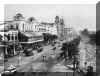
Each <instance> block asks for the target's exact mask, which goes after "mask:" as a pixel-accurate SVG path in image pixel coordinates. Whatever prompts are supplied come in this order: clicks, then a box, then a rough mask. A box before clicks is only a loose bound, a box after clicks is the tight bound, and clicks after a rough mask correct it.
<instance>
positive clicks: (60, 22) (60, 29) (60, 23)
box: [55, 16, 64, 40]
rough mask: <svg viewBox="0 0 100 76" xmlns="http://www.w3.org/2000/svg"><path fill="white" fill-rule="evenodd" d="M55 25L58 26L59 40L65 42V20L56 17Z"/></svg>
mask: <svg viewBox="0 0 100 76" xmlns="http://www.w3.org/2000/svg"><path fill="white" fill-rule="evenodd" d="M55 24H56V26H57V35H58V38H59V40H63V36H64V20H63V19H62V18H59V16H56V17H55Z"/></svg>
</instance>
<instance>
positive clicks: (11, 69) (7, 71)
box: [2, 65, 17, 76]
mask: <svg viewBox="0 0 100 76" xmlns="http://www.w3.org/2000/svg"><path fill="white" fill-rule="evenodd" d="M15 72H17V70H16V67H15V66H14V65H10V66H9V67H8V68H5V69H4V72H3V73H2V74H3V75H4V76H13V74H14V73H15Z"/></svg>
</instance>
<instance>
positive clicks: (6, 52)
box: [5, 47, 8, 55]
mask: <svg viewBox="0 0 100 76" xmlns="http://www.w3.org/2000/svg"><path fill="white" fill-rule="evenodd" d="M5 54H6V55H8V51H7V47H5Z"/></svg>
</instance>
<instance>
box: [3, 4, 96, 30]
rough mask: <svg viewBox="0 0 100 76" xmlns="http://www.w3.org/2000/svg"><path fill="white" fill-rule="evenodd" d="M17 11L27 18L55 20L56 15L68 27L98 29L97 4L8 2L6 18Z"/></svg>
mask: <svg viewBox="0 0 100 76" xmlns="http://www.w3.org/2000/svg"><path fill="white" fill-rule="evenodd" d="M16 13H22V14H23V16H24V17H25V18H26V19H27V18H28V17H32V16H33V17H35V18H36V19H37V20H38V21H43V22H54V18H55V16H56V15H58V16H60V17H63V18H64V22H65V25H66V27H69V26H72V27H74V28H75V29H77V30H80V29H83V28H88V29H89V30H96V5H95V4H57V5H56V4H47V5H46V4H44V5H43V4H33V5H32V4H6V5H5V20H11V19H12V18H13V16H14V15H15V14H16Z"/></svg>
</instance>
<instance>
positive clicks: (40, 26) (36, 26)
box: [19, 21, 57, 35]
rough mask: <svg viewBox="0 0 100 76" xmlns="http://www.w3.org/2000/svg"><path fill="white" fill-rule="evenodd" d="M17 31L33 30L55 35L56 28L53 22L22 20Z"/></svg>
mask: <svg viewBox="0 0 100 76" xmlns="http://www.w3.org/2000/svg"><path fill="white" fill-rule="evenodd" d="M19 31H21V32H35V33H41V34H42V33H50V34H55V35H57V28H56V25H55V24H54V23H39V22H32V23H28V22H26V21H22V22H20V24H19Z"/></svg>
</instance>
